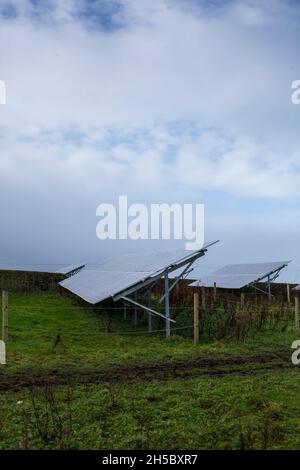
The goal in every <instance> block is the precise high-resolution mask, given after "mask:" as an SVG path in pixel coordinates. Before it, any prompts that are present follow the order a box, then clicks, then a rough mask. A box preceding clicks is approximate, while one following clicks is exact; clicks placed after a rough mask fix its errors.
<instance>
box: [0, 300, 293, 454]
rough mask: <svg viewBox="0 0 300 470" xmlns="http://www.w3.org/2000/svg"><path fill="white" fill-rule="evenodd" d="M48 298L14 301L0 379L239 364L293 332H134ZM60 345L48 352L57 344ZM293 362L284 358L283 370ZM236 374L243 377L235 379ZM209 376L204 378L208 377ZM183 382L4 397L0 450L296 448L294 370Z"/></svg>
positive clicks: (286, 342) (0, 399) (50, 389)
mask: <svg viewBox="0 0 300 470" xmlns="http://www.w3.org/2000/svg"><path fill="white" fill-rule="evenodd" d="M106 326H107V324H106V314H105V313H104V312H99V311H93V310H91V309H84V308H82V307H79V306H78V305H77V304H76V303H74V302H73V301H72V300H70V299H69V298H63V297H58V296H54V295H51V296H50V295H43V296H42V295H16V296H11V297H10V309H9V347H8V364H7V365H6V366H0V368H1V369H0V370H1V374H2V375H3V374H4V375H6V374H7V375H8V376H13V375H14V374H18V373H22V372H24V371H27V372H28V371H31V372H32V373H33V374H34V373H38V372H43V373H47V371H53V370H63V371H64V370H65V371H70V370H74V374H75V375H76V371H79V370H86V369H88V368H89V369H92V368H96V369H99V368H106V369H107V368H109V367H112V368H114V367H117V366H120V365H125V364H139V365H140V364H147V363H149V364H151V363H155V362H158V361H159V362H172V361H175V360H177V359H184V358H187V359H191V358H198V357H199V358H201V357H203V358H216V357H217V358H218V357H220V358H222V357H241V356H245V355H251V354H258V353H261V354H262V355H263V354H264V352H272V351H279V350H284V351H286V354H287V357H288V355H289V354H290V352H291V349H290V347H291V343H292V341H293V340H295V339H297V335H295V333H294V332H293V331H292V329H290V330H287V331H285V332H276V331H273V332H271V331H268V332H260V333H256V334H255V335H254V336H253V337H252V338H250V339H247V340H246V341H244V342H236V341H225V340H223V341H211V342H208V341H206V342H203V341H202V342H201V344H200V345H198V346H195V345H194V344H193V342H192V340H191V339H190V338H182V337H180V336H174V337H171V338H170V339H168V340H166V339H165V338H164V335H163V334H161V335H158V334H155V335H154V334H153V335H147V334H143V333H142V330H145V329H146V326H145V324H144V323H142V324H141V326H140V330H141V331H140V332H139V333H138V334H131V333H129V332H130V331H131V330H133V326H132V324H131V320H130V319H129V320H128V321H127V322H124V321H123V320H122V318H121V317H118V316H117V317H116V318H115V320H114V321H113V329H114V330H118V331H120V332H122V333H123V334H108V333H105V331H104V330H105V328H106ZM57 335H60V337H61V338H62V343H60V344H58V345H57V347H56V348H54V344H55V338H56V337H57ZM289 364H290V362H289V360H288V359H287V366H288V365H289ZM241 370H242V371H244V372H245V374H244V375H243V374H241ZM207 372H208V373H209V370H208V371H207ZM235 372H236V373H235V374H232V375H230V376H229V375H228V376H218V377H217V376H216V377H213V376H209V375H206V376H205V375H204V376H201V377H200V376H199V377H197V378H186V379H185V380H182V379H179V378H178V379H177V380H174V377H172V378H169V379H167V378H165V380H163V381H159V380H157V381H154V382H147V381H144V380H143V381H142V380H136V381H134V382H133V383H132V382H131V383H127V382H122V383H121V382H120V383H118V382H116V383H114V384H110V385H109V384H107V383H103V384H99V385H93V384H89V385H85V386H83V385H78V384H75V383H73V385H72V384H70V386H68V387H67V386H56V385H49V386H46V387H42V388H39V389H37V388H34V389H28V388H26V387H24V388H21V389H20V390H19V391H18V392H16V391H6V392H3V393H1V395H0V449H16V448H33V449H57V448H75V449H193V448H194V449H241V448H246V449H248V448H251V449H252V448H253V449H254V448H255V449H263V448H267V449H285V448H289V449H300V433H299V431H300V420H299V417H300V401H299V399H298V397H299V392H300V382H299V375H298V374H299V372H298V369H297V368H296V367H295V368H289V369H286V370H285V369H280V368H279V367H278V368H276V367H275V368H274V370H271V371H256V372H255V373H254V372H253V371H252V372H251V369H250V367H248V368H247V364H246V365H245V366H243V367H242V368H238V367H237V368H236V371H235Z"/></svg>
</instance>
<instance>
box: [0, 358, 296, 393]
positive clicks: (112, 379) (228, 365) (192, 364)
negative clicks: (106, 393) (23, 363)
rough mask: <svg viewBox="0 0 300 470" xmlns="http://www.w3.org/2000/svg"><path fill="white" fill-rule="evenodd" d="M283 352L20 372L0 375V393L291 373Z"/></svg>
mask: <svg viewBox="0 0 300 470" xmlns="http://www.w3.org/2000/svg"><path fill="white" fill-rule="evenodd" d="M292 368H293V366H292V364H291V360H290V355H289V353H288V352H287V351H286V350H277V351H276V352H275V351H274V352H273V353H264V354H257V355H249V356H245V355H244V356H226V357H222V358H217V359H212V358H203V357H200V358H194V359H180V360H175V361H164V362H163V361H160V362H152V363H147V364H140V363H130V364H127V365H122V366H113V367H110V368H108V367H106V368H88V369H76V368H70V369H68V370H65V369H52V370H41V371H38V370H36V369H34V370H29V369H26V370H24V369H23V370H22V371H19V372H17V373H7V372H4V371H3V372H2V371H0V391H1V392H5V391H18V390H21V389H23V388H28V387H43V386H45V385H46V384H49V383H51V384H53V385H56V386H59V385H68V384H70V385H72V386H75V385H100V384H105V383H110V384H116V383H130V382H135V381H146V382H153V381H166V380H174V379H177V380H185V379H191V378H197V377H199V378H201V377H223V376H226V375H232V374H235V375H251V374H257V373H261V372H266V371H270V370H282V369H292Z"/></svg>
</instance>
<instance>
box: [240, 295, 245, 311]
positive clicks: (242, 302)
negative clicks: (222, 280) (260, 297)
mask: <svg viewBox="0 0 300 470" xmlns="http://www.w3.org/2000/svg"><path fill="white" fill-rule="evenodd" d="M244 306H245V294H243V293H242V294H241V309H242V310H243V309H244Z"/></svg>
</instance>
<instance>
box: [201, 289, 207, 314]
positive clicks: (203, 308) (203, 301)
mask: <svg viewBox="0 0 300 470" xmlns="http://www.w3.org/2000/svg"><path fill="white" fill-rule="evenodd" d="M201 300H202V310H203V311H204V310H205V309H206V301H205V287H204V286H201Z"/></svg>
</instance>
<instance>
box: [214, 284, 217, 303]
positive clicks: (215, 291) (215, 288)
mask: <svg viewBox="0 0 300 470" xmlns="http://www.w3.org/2000/svg"><path fill="white" fill-rule="evenodd" d="M216 300H217V283H216V282H214V302H215V301H216Z"/></svg>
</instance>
